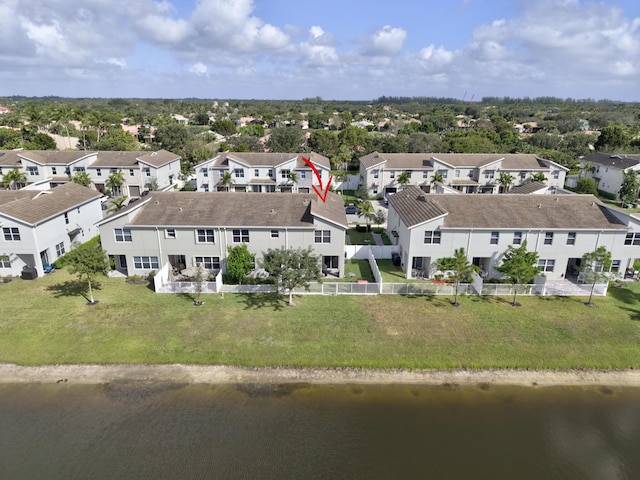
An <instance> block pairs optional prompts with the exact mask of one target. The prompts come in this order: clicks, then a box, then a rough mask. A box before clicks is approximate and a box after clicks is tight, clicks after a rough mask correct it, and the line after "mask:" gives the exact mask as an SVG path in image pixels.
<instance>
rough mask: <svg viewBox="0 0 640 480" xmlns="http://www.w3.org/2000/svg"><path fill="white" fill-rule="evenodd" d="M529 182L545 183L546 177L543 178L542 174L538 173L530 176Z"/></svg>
mask: <svg viewBox="0 0 640 480" xmlns="http://www.w3.org/2000/svg"><path fill="white" fill-rule="evenodd" d="M531 181H532V182H541V183H545V182H546V181H547V177H545V176H544V173H542V172H538V173H534V174H533V175H531Z"/></svg>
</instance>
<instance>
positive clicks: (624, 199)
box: [618, 169, 638, 207]
mask: <svg viewBox="0 0 640 480" xmlns="http://www.w3.org/2000/svg"><path fill="white" fill-rule="evenodd" d="M623 175H624V178H623V179H622V184H621V185H620V190H618V195H619V196H620V202H621V204H622V206H623V207H624V206H625V205H633V204H634V203H635V202H636V197H637V196H638V172H636V171H635V170H631V169H628V170H626V171H625V172H624V174H623Z"/></svg>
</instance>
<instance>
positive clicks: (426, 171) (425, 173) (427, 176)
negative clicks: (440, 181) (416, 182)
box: [422, 170, 429, 178]
mask: <svg viewBox="0 0 640 480" xmlns="http://www.w3.org/2000/svg"><path fill="white" fill-rule="evenodd" d="M422 178H429V170H423V171H422Z"/></svg>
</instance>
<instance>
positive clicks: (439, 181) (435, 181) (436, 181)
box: [431, 172, 444, 188]
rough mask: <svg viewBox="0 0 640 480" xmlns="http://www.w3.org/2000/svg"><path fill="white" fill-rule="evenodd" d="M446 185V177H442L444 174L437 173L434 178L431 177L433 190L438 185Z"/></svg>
mask: <svg viewBox="0 0 640 480" xmlns="http://www.w3.org/2000/svg"><path fill="white" fill-rule="evenodd" d="M442 183H444V177H443V176H442V174H441V173H440V172H435V173H434V174H433V175H432V176H431V186H432V187H433V188H435V187H437V186H438V185H440V184H442Z"/></svg>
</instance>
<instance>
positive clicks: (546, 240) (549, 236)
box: [544, 232, 553, 245]
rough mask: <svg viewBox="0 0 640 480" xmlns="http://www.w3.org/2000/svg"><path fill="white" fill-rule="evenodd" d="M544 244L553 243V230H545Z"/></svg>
mask: <svg viewBox="0 0 640 480" xmlns="http://www.w3.org/2000/svg"><path fill="white" fill-rule="evenodd" d="M544 244H545V245H553V232H545V234H544Z"/></svg>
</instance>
